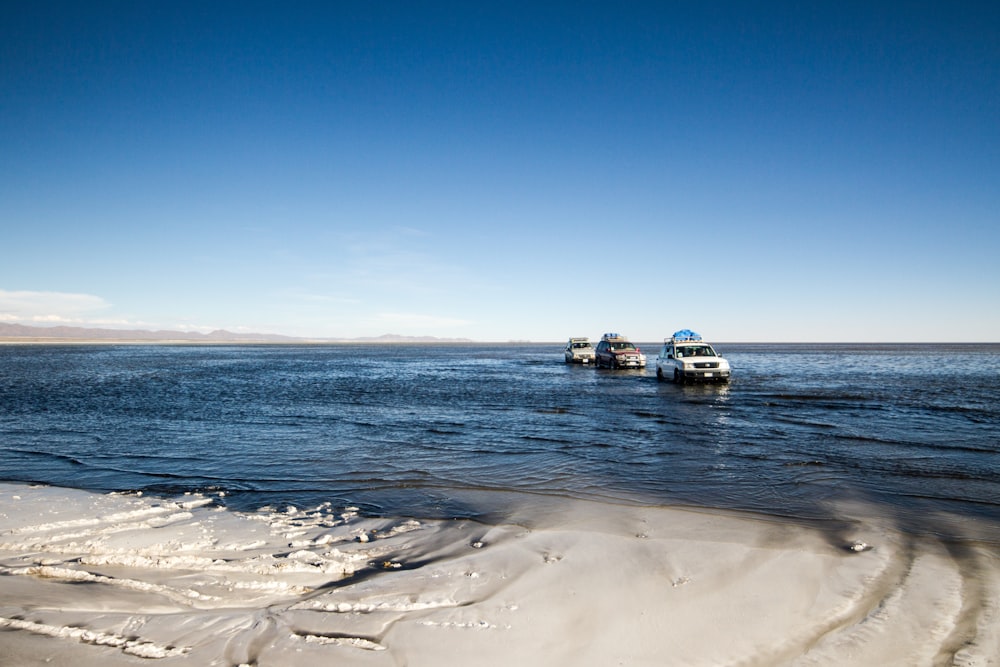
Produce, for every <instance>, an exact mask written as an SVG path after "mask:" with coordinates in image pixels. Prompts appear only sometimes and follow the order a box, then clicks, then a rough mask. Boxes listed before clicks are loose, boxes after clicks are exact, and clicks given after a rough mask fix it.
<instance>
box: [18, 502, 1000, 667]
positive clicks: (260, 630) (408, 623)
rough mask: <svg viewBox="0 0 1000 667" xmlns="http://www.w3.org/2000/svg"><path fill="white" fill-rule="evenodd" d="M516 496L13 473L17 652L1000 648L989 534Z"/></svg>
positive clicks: (660, 654)
mask: <svg viewBox="0 0 1000 667" xmlns="http://www.w3.org/2000/svg"><path fill="white" fill-rule="evenodd" d="M504 495H505V498H504V499H503V500H504V502H507V503H511V505H509V506H507V507H505V508H504V513H505V514H504V516H503V517H502V518H498V520H497V521H496V522H491V523H484V522H479V521H475V520H422V519H419V518H391V517H386V518H367V517H363V516H361V515H360V514H359V513H358V512H357V510H356V508H350V507H347V508H336V507H333V506H330V505H328V504H325V505H322V506H319V507H314V508H305V509H302V508H291V507H281V508H269V509H268V508H265V509H263V510H260V511H258V512H250V513H241V512H234V511H230V510H228V509H225V508H223V507H219V506H218V505H217V504H216V503H215V502H214V501H213V499H212V498H211V497H208V496H201V495H185V496H182V497H178V498H159V497H152V496H144V495H138V494H131V495H129V494H114V493H112V494H96V493H90V492H86V491H79V490H75V489H66V488H58V487H46V486H33V485H27V484H12V483H0V568H2V569H0V572H2V574H3V575H5V576H4V580H5V586H4V587H3V589H0V627H2V628H3V629H5V630H6V632H3V633H0V651H2V653H3V654H4V655H6V656H9V657H10V658H11V659H13V660H14V662H15V663H16V664H25V665H31V664H44V663H46V662H48V661H51V663H54V664H73V665H74V666H75V667H97V666H98V665H101V666H102V667H108V666H109V665H110V666H114V665H131V664H135V662H134V661H135V659H136V656H141V657H143V658H146V659H155V660H156V662H157V664H162V665H170V664H192V661H194V662H195V663H197V664H215V663H219V664H234V665H235V664H257V665H269V664H281V665H285V666H289V667H299V666H305V665H315V664H326V663H328V662H331V661H334V662H338V664H358V665H395V664H401V663H404V662H405V663H406V664H408V665H411V666H421V665H442V664H443V665H448V664H468V663H472V664H485V665H508V664H512V663H519V664H521V665H523V666H524V667H533V666H535V665H537V666H538V667H541V666H543V665H546V666H548V665H553V664H575V665H594V666H595V667H596V666H598V665H608V664H617V663H618V662H621V663H626V664H677V665H698V664H705V665H708V664H733V663H736V662H739V663H740V664H748V665H773V664H842V663H843V662H844V661H846V660H848V659H850V660H852V661H853V662H855V663H858V664H899V665H903V664H907V665H908V664H931V663H937V662H940V658H941V656H943V655H951V656H953V657H954V661H955V664H990V663H989V662H988V661H989V660H993V659H995V656H996V655H1000V629H998V628H997V624H996V622H995V621H996V615H997V611H996V610H997V609H998V608H1000V557H998V552H1000V549H997V548H996V546H995V545H993V546H992V547H988V546H987V545H983V544H979V543H976V542H975V541H969V542H968V543H966V544H964V545H963V546H962V548H961V549H957V548H956V547H955V545H949V544H947V543H945V542H942V541H937V540H933V539H930V538H927V537H916V536H912V535H905V534H902V533H899V532H898V531H897V530H895V529H894V527H893V526H891V525H889V524H888V523H886V522H885V521H884V520H883V519H879V518H878V517H864V516H860V515H857V514H855V513H853V512H852V511H850V510H848V511H847V512H846V513H845V515H844V521H843V523H842V524H841V525H840V526H838V528H837V530H831V531H820V530H816V529H812V528H808V527H804V526H801V525H794V524H792V523H789V522H784V521H780V520H774V519H773V518H770V517H761V516H757V515H750V514H742V513H741V514H735V513H728V512H720V511H714V510H693V509H679V508H674V507H650V506H628V505H616V504H608V503H602V502H596V501H583V500H568V499H559V500H555V499H551V498H548V499H540V498H536V497H531V498H526V497H524V496H523V495H522V494H514V493H509V494H504ZM495 500H496V499H490V498H483V501H484V502H494V501H495ZM854 509H861V508H854ZM80 584H87V585H86V586H81V585H80ZM18 660H20V662H18Z"/></svg>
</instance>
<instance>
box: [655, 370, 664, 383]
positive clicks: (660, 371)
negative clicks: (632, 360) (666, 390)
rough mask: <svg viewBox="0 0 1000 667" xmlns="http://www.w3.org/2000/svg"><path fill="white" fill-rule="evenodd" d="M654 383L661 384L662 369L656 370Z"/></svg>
mask: <svg viewBox="0 0 1000 667" xmlns="http://www.w3.org/2000/svg"><path fill="white" fill-rule="evenodd" d="M656 381H657V382H663V369H660V368H657V369H656Z"/></svg>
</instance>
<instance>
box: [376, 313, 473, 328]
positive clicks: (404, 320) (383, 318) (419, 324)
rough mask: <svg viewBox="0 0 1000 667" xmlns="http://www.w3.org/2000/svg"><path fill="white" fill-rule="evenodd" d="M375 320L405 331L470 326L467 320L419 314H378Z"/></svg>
mask: <svg viewBox="0 0 1000 667" xmlns="http://www.w3.org/2000/svg"><path fill="white" fill-rule="evenodd" d="M377 319H378V320H379V322H381V323H382V324H385V325H391V326H395V327H404V328H406V329H450V328H453V327H464V326H468V325H469V324H471V322H470V321H469V320H462V319H458V318H455V317H438V316H436V315H422V314H419V313H379V314H378V316H377Z"/></svg>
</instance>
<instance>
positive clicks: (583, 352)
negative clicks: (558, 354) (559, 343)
mask: <svg viewBox="0 0 1000 667" xmlns="http://www.w3.org/2000/svg"><path fill="white" fill-rule="evenodd" d="M563 354H564V356H565V357H566V363H567V364H592V363H594V346H593V345H591V344H590V339H589V338H570V339H569V342H568V343H566V349H565V351H564V352H563Z"/></svg>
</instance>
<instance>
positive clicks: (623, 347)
mask: <svg viewBox="0 0 1000 667" xmlns="http://www.w3.org/2000/svg"><path fill="white" fill-rule="evenodd" d="M611 349H612V350H634V349H635V345H633V344H632V343H628V342H625V343H622V342H618V343H611Z"/></svg>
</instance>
